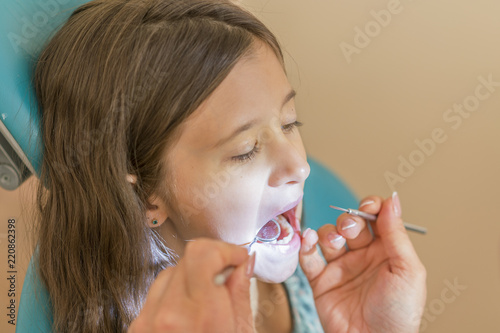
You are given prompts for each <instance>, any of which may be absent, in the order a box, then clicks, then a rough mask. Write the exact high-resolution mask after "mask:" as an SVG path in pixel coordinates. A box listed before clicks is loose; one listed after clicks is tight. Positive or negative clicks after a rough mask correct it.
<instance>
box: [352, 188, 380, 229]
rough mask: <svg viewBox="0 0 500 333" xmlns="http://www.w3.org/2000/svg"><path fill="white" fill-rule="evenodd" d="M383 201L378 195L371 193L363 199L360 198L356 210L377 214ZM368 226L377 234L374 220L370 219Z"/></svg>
mask: <svg viewBox="0 0 500 333" xmlns="http://www.w3.org/2000/svg"><path fill="white" fill-rule="evenodd" d="M383 201H384V199H383V198H382V197H379V196H374V195H371V196H368V197H365V198H364V199H363V200H361V202H360V204H359V208H358V210H360V211H362V212H365V213H369V214H373V215H377V214H378V213H379V212H380V208H381V207H382V202H383ZM370 227H371V228H372V231H373V234H374V235H375V236H379V232H378V228H377V224H376V223H375V221H370Z"/></svg>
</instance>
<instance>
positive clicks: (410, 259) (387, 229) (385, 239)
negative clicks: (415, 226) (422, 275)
mask: <svg viewBox="0 0 500 333" xmlns="http://www.w3.org/2000/svg"><path fill="white" fill-rule="evenodd" d="M377 229H378V233H379V235H378V236H379V237H380V239H381V241H382V244H383V246H384V249H385V251H386V253H387V256H388V257H389V260H390V263H391V266H393V267H398V268H401V269H405V270H407V269H408V268H409V267H412V265H413V263H415V262H417V261H418V262H419V259H418V256H417V253H416V252H415V249H414V248H413V245H412V243H411V240H410V238H409V237H408V233H407V232H406V229H405V227H404V224H403V220H402V219H401V204H400V201H399V196H398V194H397V192H394V193H393V194H392V198H388V199H386V200H385V201H384V202H383V203H382V208H381V209H380V212H379V214H378V218H377Z"/></svg>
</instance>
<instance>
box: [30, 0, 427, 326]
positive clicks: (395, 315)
mask: <svg viewBox="0 0 500 333" xmlns="http://www.w3.org/2000/svg"><path fill="white" fill-rule="evenodd" d="M35 82H36V88H37V94H38V98H39V101H40V107H41V109H42V110H43V121H42V126H43V128H42V129H43V139H44V144H45V151H44V161H43V170H42V176H41V182H40V184H41V185H40V188H39V191H38V200H39V205H38V207H39V211H40V220H39V230H38V242H37V245H38V256H37V266H38V270H39V275H40V278H41V279H42V282H43V283H44V285H45V286H46V288H47V290H48V292H49V294H50V299H51V305H52V311H53V317H54V323H53V329H54V331H57V332H116V331H126V330H128V331H129V332H132V333H137V332H165V331H168V332H202V331H208V332H252V331H254V330H255V331H258V332H291V331H292V330H293V331H296V332H300V331H302V332H305V331H307V332H314V331H322V330H323V329H324V330H325V331H327V332H417V331H418V326H419V322H420V317H421V315H422V312H423V304H424V302H425V269H424V268H423V266H422V264H421V263H420V261H419V259H418V257H417V255H416V253H415V251H414V249H413V247H412V245H411V243H410V241H409V239H408V236H407V234H406V232H405V230H404V227H403V224H402V222H401V219H400V216H401V208H400V205H399V200H398V198H397V195H396V194H395V195H394V196H393V197H392V198H389V199H387V200H383V199H382V198H380V197H369V198H366V199H365V200H363V201H362V203H361V205H360V207H361V208H360V209H362V210H364V211H366V212H369V213H373V214H377V213H378V214H379V218H378V221H377V222H376V223H373V224H372V228H373V231H374V235H375V237H374V236H372V234H371V233H370V231H369V229H368V227H367V225H366V222H365V221H364V220H362V219H360V218H357V217H352V216H349V215H346V214H343V215H341V216H340V217H339V219H338V221H337V226H338V227H336V226H334V225H325V226H324V227H322V228H321V229H320V230H319V231H318V233H316V231H314V230H310V229H308V230H306V231H305V232H303V233H302V234H301V228H300V227H301V225H300V218H301V216H302V204H301V202H302V195H303V186H304V181H305V180H306V178H307V177H308V175H309V166H308V164H307V162H306V153H305V151H304V147H303V145H302V141H301V137H300V134H299V132H298V130H297V129H296V127H297V126H298V125H300V123H299V122H298V120H297V113H296V110H295V106H294V96H295V91H294V90H293V88H292V87H291V86H290V84H289V82H288V80H287V77H286V74H285V70H284V63H283V55H282V52H281V49H280V46H279V44H278V42H277V41H276V38H275V37H274V35H273V34H272V33H271V32H270V31H269V30H268V29H267V28H266V27H265V26H264V25H263V24H262V23H261V22H259V21H258V20H257V19H256V18H255V17H254V16H253V15H252V14H250V13H248V12H247V11H245V10H243V9H241V8H240V7H239V6H237V5H235V4H233V3H231V2H229V1H209V0H190V1H186V0H95V1H92V2H90V3H88V4H86V5H83V6H82V7H81V8H79V9H77V10H76V11H75V12H74V14H73V15H72V16H71V18H70V19H69V21H68V22H67V24H65V25H64V26H63V27H62V29H61V30H60V31H59V32H58V33H57V34H56V35H55V36H54V37H53V39H52V40H51V41H50V43H49V44H48V45H47V47H46V48H45V50H44V51H43V52H42V54H41V56H40V59H39V62H38V64H37V67H36V76H35ZM272 219H277V220H278V221H279V223H280V225H281V229H282V232H281V234H280V237H279V239H278V241H277V242H276V243H259V242H257V243H255V244H254V245H252V247H251V255H250V256H249V255H248V251H247V249H246V248H245V247H243V246H241V245H243V244H247V243H249V242H250V241H252V240H253V238H254V237H255V235H256V233H257V231H258V230H259V229H260V228H261V227H262V226H263V225H265V224H266V223H267V222H268V221H270V220H272ZM346 242H347V245H348V247H349V251H347V250H346V248H345V246H344V245H345V244H346ZM316 244H319V247H320V248H321V251H322V255H323V257H324V259H326V262H325V260H323V257H321V256H320V254H319V253H318V252H317V249H316ZM299 257H300V258H299ZM299 259H300V264H301V266H302V270H303V272H302V270H300V269H297V265H298V262H299ZM228 267H234V271H233V272H232V274H231V275H230V276H229V278H228V279H227V281H226V282H225V283H224V284H222V285H218V284H216V283H214V279H215V277H216V276H217V275H218V274H219V273H221V272H222V271H224V270H225V269H227V268H228ZM293 274H294V275H296V277H297V278H298V281H303V282H308V283H310V285H311V288H312V292H313V296H311V295H309V294H307V292H305V291H303V290H297V288H300V285H301V284H300V283H299V284H293V285H292V284H289V285H286V284H284V283H282V282H284V281H286V280H287V279H288V278H289V277H290V276H291V275H293ZM255 278H256V279H255ZM251 281H252V282H251ZM250 286H251V287H250ZM301 293H302V294H301ZM292 295H295V296H292ZM297 295H299V296H297ZM300 295H302V296H300ZM313 302H314V304H315V306H316V309H317V314H316V313H315V312H314V313H313V311H315V310H314V304H313ZM264 306H266V308H264ZM256 313H261V314H262V313H264V314H265V315H264V316H260V317H259V318H257V316H255V314H256ZM317 318H319V320H317Z"/></svg>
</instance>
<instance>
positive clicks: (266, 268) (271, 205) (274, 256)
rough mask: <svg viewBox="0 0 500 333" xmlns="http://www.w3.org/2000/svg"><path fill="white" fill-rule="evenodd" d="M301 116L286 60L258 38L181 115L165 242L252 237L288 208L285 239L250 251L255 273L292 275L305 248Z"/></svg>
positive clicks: (272, 278)
mask: <svg viewBox="0 0 500 333" xmlns="http://www.w3.org/2000/svg"><path fill="white" fill-rule="evenodd" d="M296 121H297V114H296V111H295V105H294V91H293V89H292V88H291V86H290V84H289V82H288V79H287V77H286V75H285V73H284V71H283V69H282V67H281V65H280V62H279V61H278V59H277V57H276V56H275V54H274V53H273V51H272V50H271V49H270V48H269V47H268V46H266V45H264V44H263V43H261V42H256V45H255V48H254V52H253V54H252V55H251V56H249V57H245V58H244V59H242V60H241V61H239V62H238V63H237V64H236V66H235V67H234V68H233V69H232V71H231V72H230V74H229V75H228V76H227V77H226V78H225V79H224V81H223V82H222V83H221V84H220V85H219V86H218V87H217V89H216V90H215V91H214V92H213V93H212V94H211V95H210V97H209V98H207V99H206V100H205V101H204V102H203V103H202V104H201V105H200V107H199V108H198V109H197V110H196V111H195V112H194V113H193V114H192V115H191V116H190V117H189V118H188V119H187V120H186V121H185V122H184V123H183V125H182V129H181V134H180V136H179V139H178V141H177V142H176V144H174V145H173V146H172V148H171V150H169V152H168V154H167V155H166V163H167V165H168V166H169V171H170V172H171V174H172V178H171V179H174V184H168V185H167V186H170V188H172V190H173V191H172V192H173V195H174V196H175V208H174V209H172V210H169V211H168V212H166V215H167V216H168V217H169V219H168V220H167V222H166V223H164V225H162V228H161V231H160V232H161V233H162V235H163V237H164V238H165V239H166V241H167V244H168V245H169V246H170V247H172V248H173V249H174V250H175V251H177V252H178V253H179V254H180V255H182V252H183V248H184V246H185V245H186V244H187V242H188V241H191V240H193V239H194V238H196V237H210V238H217V239H221V240H223V241H226V242H229V243H233V244H244V243H249V242H251V241H252V240H253V239H254V237H255V235H256V233H257V232H258V230H259V229H260V228H261V227H262V226H263V225H265V224H266V223H267V222H268V221H269V220H271V219H273V218H275V217H277V216H279V215H281V214H283V213H285V214H284V216H285V217H286V220H283V219H282V222H283V221H285V223H284V225H283V226H282V228H281V229H282V234H281V235H280V238H279V240H281V239H283V240H282V241H279V242H278V243H277V244H264V243H258V242H257V243H255V244H254V245H252V252H253V251H255V252H257V255H256V264H255V270H254V271H255V275H256V276H257V277H259V278H260V279H262V280H264V281H268V282H281V281H283V280H285V279H286V278H288V277H289V276H290V275H291V274H292V273H293V272H294V270H295V268H296V266H297V262H298V251H299V248H300V225H299V220H298V219H297V220H296V219H295V217H294V216H295V213H300V210H301V202H302V195H303V187H304V181H305V180H306V178H307V177H308V175H309V171H310V169H309V165H308V164H307V161H306V153H305V150H304V146H303V144H302V139H301V137H300V134H299V132H298V130H297V128H295V125H296ZM160 208H161V207H160ZM297 217H300V215H297ZM286 221H288V223H287V222H286ZM279 243H283V244H279Z"/></svg>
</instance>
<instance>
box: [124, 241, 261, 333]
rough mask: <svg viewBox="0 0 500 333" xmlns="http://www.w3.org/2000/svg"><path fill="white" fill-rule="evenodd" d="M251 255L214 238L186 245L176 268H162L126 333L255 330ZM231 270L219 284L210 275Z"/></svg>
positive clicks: (252, 259) (252, 260)
mask: <svg viewBox="0 0 500 333" xmlns="http://www.w3.org/2000/svg"><path fill="white" fill-rule="evenodd" d="M254 258H255V257H249V256H248V253H247V250H246V249H244V248H242V247H240V246H236V245H231V244H228V243H224V242H221V241H217V240H210V239H198V240H196V241H195V242H190V243H188V244H187V246H186V250H185V253H184V256H183V258H182V259H181V260H180V261H179V263H178V264H177V265H176V266H175V267H170V268H167V269H165V270H164V271H162V272H161V273H160V274H159V275H158V277H157V278H156V280H155V281H154V283H153V284H152V286H151V288H150V290H149V292H148V296H147V298H146V301H145V304H144V307H143V309H142V311H141V313H140V314H139V316H138V317H137V318H136V319H135V320H134V321H133V322H132V324H131V326H130V328H129V330H128V333H143V332H148V333H149V332H237V331H239V332H253V321H252V313H251V309H250V294H249V293H250V291H249V290H250V280H249V276H251V275H252V274H253V263H254ZM228 266H235V270H234V271H233V273H232V274H231V275H230V277H229V278H228V279H227V280H226V283H225V284H223V285H216V284H215V283H214V278H215V276H216V275H217V274H219V273H220V272H221V271H223V270H224V269H225V268H226V267H228Z"/></svg>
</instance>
